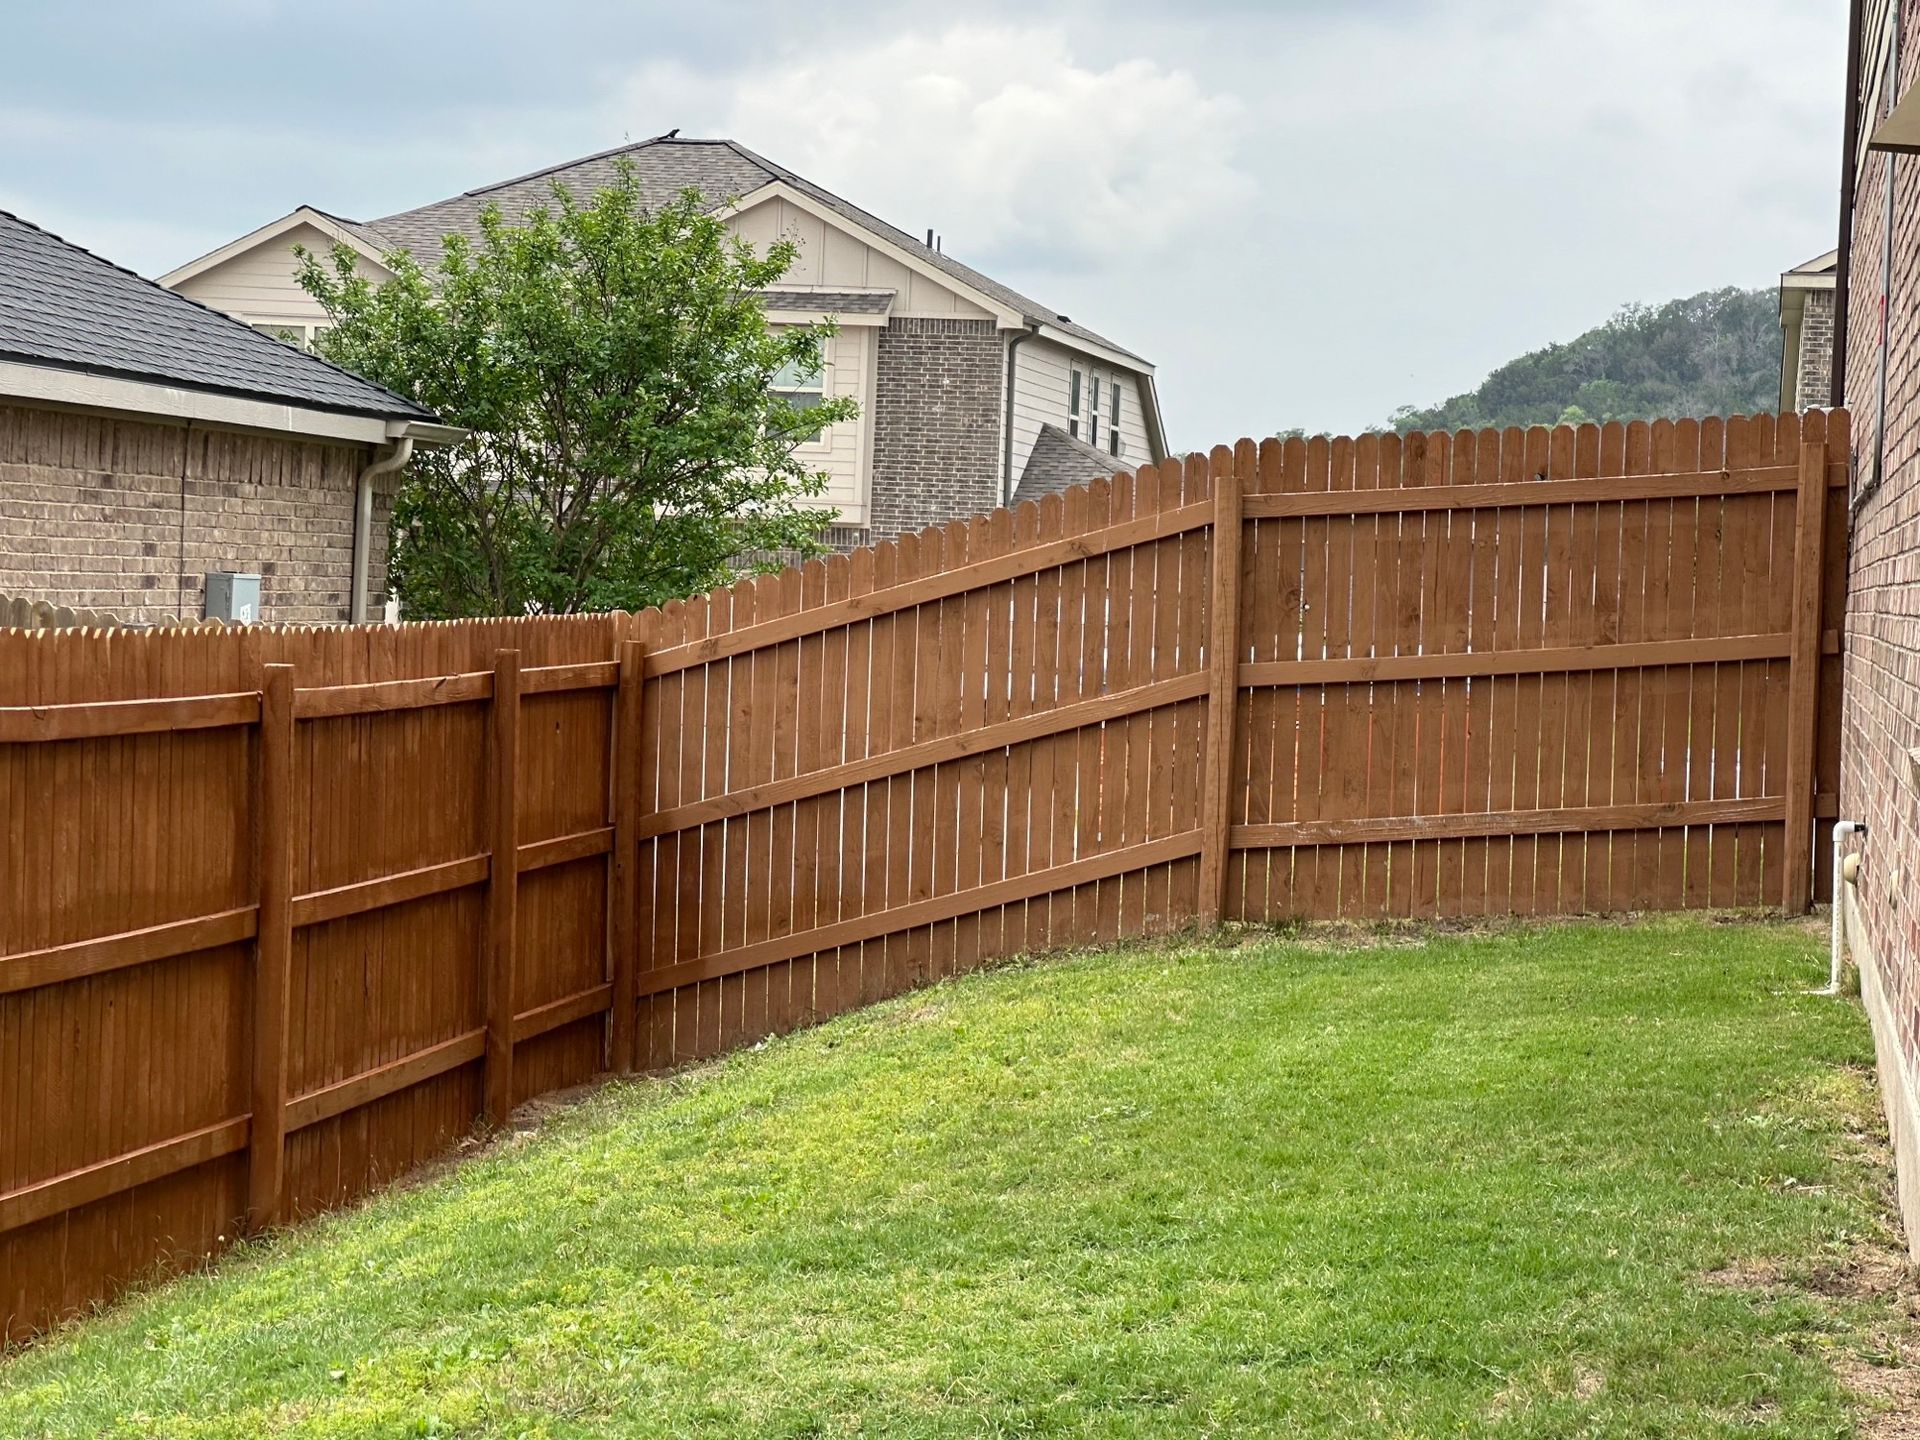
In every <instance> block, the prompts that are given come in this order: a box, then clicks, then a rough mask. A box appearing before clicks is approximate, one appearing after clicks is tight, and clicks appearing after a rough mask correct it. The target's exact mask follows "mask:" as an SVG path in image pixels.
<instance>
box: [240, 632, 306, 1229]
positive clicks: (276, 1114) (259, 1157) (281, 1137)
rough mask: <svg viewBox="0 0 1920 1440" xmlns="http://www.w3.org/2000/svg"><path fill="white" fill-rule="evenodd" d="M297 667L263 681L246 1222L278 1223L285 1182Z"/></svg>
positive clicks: (272, 668) (255, 1225)
mask: <svg viewBox="0 0 1920 1440" xmlns="http://www.w3.org/2000/svg"><path fill="white" fill-rule="evenodd" d="M293 679H294V670H293V667H292V666H291V665H269V666H267V667H266V668H265V671H264V674H263V678H262V690H261V707H260V734H259V745H260V748H259V756H258V758H257V761H256V766H255V769H256V775H257V789H256V791H255V796H254V812H253V814H254V853H255V855H256V857H257V860H256V863H257V865H258V867H259V870H258V875H259V879H258V882H257V883H258V885H259V926H258V934H257V938H256V939H255V941H254V949H253V1110H252V1114H253V1126H252V1130H251V1132H250V1135H249V1138H248V1144H247V1224H248V1227H249V1228H250V1229H253V1230H256V1231H257V1230H263V1229H266V1228H268V1227H269V1226H272V1225H275V1224H277V1223H279V1220H280V1204H281V1198H282V1195H283V1192H284V1188H285V1180H286V1159H287V1156H286V1129H287V1043H288V1036H287V1026H288V1022H289V1018H290V1017H289V1009H288V1007H289V1002H290V994H289V987H290V984H291V979H292V975H291V971H292V965H293V827H294V825H295V824H296V823H298V820H299V817H298V816H297V815H296V813H295V810H294V796H293V729H294V725H295V723H296V722H295V721H294V718H293V700H294V689H293Z"/></svg>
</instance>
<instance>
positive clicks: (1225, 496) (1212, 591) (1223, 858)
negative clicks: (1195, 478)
mask: <svg viewBox="0 0 1920 1440" xmlns="http://www.w3.org/2000/svg"><path fill="white" fill-rule="evenodd" d="M1243 448H1244V449H1245V450H1246V451H1249V452H1250V451H1251V450H1252V446H1251V443H1248V444H1246V445H1245V446H1244V447H1243ZM1253 459H1254V457H1253V455H1252V454H1251V453H1248V454H1238V455H1237V454H1236V453H1235V452H1233V451H1231V450H1228V449H1227V448H1226V447H1225V446H1224V445H1223V446H1220V447H1219V448H1217V449H1216V450H1214V452H1213V454H1212V456H1211V457H1210V458H1209V462H1208V466H1207V468H1208V470H1209V471H1210V472H1211V474H1212V477H1213V567H1212V571H1211V574H1210V577H1209V581H1208V601H1207V606H1208V609H1207V613H1208V616H1209V621H1208V631H1207V673H1208V687H1207V750H1206V771H1205V778H1204V779H1203V781H1202V785H1201V792H1200V834H1201V837H1202V841H1201V847H1200V914H1199V921H1200V924H1201V925H1202V926H1203V927H1205V926H1211V925H1218V924H1219V923H1220V919H1221V917H1222V915H1224V914H1225V911H1226V903H1227V854H1228V851H1227V827H1228V826H1229V825H1231V824H1232V821H1233V817H1232V814H1231V806H1232V802H1233V772H1232V761H1233V756H1234V743H1233V736H1234V719H1235V716H1236V713H1237V708H1238V701H1239V684H1240V682H1239V664H1240V635H1239V631H1240V565H1241V545H1242V541H1243V539H1244V536H1243V534H1242V530H1243V529H1244V527H1243V525H1242V523H1241V516H1242V514H1243V513H1244V510H1245V496H1244V495H1243V493H1242V486H1243V485H1244V484H1245V482H1246V480H1247V473H1246V471H1247V469H1248V468H1249V467H1250V464H1251V462H1252V461H1253ZM1279 498H1283V499H1291V498H1293V497H1291V496H1286V497H1279Z"/></svg>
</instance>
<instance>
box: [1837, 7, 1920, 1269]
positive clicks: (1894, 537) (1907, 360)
mask: <svg viewBox="0 0 1920 1440" xmlns="http://www.w3.org/2000/svg"><path fill="white" fill-rule="evenodd" d="M1913 38H1914V37H1913V36H1911V35H1910V36H1909V43H1908V45H1907V47H1906V48H1907V54H1906V57H1905V60H1904V63H1903V65H1902V67H1901V68H1902V80H1901V89H1902V91H1904V90H1905V89H1906V88H1907V87H1909V86H1910V85H1912V84H1913V82H1914V79H1915V72H1916V62H1920V44H1916V43H1913ZM1873 123H1874V122H1873V117H1867V118H1866V119H1865V120H1864V122H1863V129H1867V130H1870V129H1871V128H1872V125H1873ZM1863 158H1864V164H1863V165H1862V167H1861V170H1860V178H1859V190H1858V198H1857V200H1856V202H1855V209H1854V215H1853V248H1852V276H1851V294H1850V296H1849V304H1848V343H1847V360H1846V399H1847V405H1848V408H1849V409H1850V410H1851V411H1852V413H1853V417H1854V419H1853V427H1854V428H1853V434H1854V471H1855V474H1854V487H1855V488H1854V497H1855V498H1854V507H1853V525H1852V534H1851V537H1850V555H1849V561H1848V590H1847V619H1846V661H1845V668H1846V682H1845V695H1844V700H1843V719H1842V752H1841V780H1840V809H1841V813H1842V814H1843V815H1844V816H1846V817H1847V818H1849V819H1857V820H1862V821H1865V822H1866V823H1867V825H1868V831H1869V833H1868V838H1867V842H1866V845H1865V847H1864V853H1865V857H1866V863H1865V866H1864V867H1863V869H1862V871H1861V875H1860V882H1859V884H1858V886H1857V887H1856V888H1855V891H1854V913H1855V914H1856V915H1857V917H1858V920H1859V923H1860V924H1861V925H1862V926H1863V927H1864V930H1865V932H1866V935H1865V938H1866V939H1867V940H1868V942H1869V947H1868V948H1869V949H1870V951H1871V953H1872V954H1873V956H1874V962H1875V968H1876V969H1877V971H1878V972H1879V973H1878V977H1877V983H1876V986H1875V988H1876V989H1877V990H1878V992H1879V994H1878V995H1871V994H1870V996H1869V999H1870V1002H1872V1005H1871V1008H1873V1009H1874V1010H1875V1022H1876V1032H1877V1035H1878V1039H1879V1041H1880V1044H1881V1047H1882V1048H1881V1055H1882V1065H1881V1081H1882V1087H1883V1093H1885V1094H1886V1096H1887V1101H1888V1110H1889V1113H1890V1118H1891V1119H1892V1122H1893V1126H1894V1131H1895V1136H1896V1141H1897V1142H1899V1141H1900V1140H1901V1137H1902V1134H1903V1124H1905V1125H1906V1126H1907V1127H1908V1128H1907V1129H1906V1131H1905V1132H1904V1133H1906V1134H1908V1135H1911V1134H1912V1130H1911V1121H1912V1118H1913V1116H1912V1107H1913V1101H1914V1096H1913V1090H1912V1082H1911V1080H1910V1078H1907V1077H1912V1076H1913V1075H1914V1074H1915V1073H1916V1072H1917V1071H1920V967H1917V966H1916V961H1915V957H1916V955H1920V786H1917V785H1916V784H1915V782H1914V778H1913V777H1912V775H1911V774H1910V771H1909V765H1908V760H1907V752H1908V751H1909V750H1911V749H1914V748H1915V747H1920V159H1915V158H1913V157H1902V158H1900V159H1899V160H1898V161H1897V162H1896V166H1895V177H1896V178H1895V183H1894V185H1893V199H1894V221H1893V225H1894V230H1893V235H1894V246H1893V264H1892V270H1891V275H1890V277H1886V272H1885V270H1884V268H1883V259H1882V241H1883V237H1884V236H1885V234H1886V229H1885V216H1886V208H1885V207H1886V201H1887V194H1888V186H1887V174H1888V169H1889V165H1888V160H1887V157H1886V156H1884V155H1879V154H1871V155H1866V156H1864V157H1863ZM1883 277H1885V278H1883ZM1883 293H1884V294H1885V296H1886V300H1887V306H1886V308H1887V314H1888V315H1889V317H1890V326H1889V329H1888V331H1887V343H1886V377H1887V380H1886V384H1887V403H1886V424H1885V426H1884V433H1883V430H1882V425H1881V415H1880V406H1879V403H1878V398H1877V395H1878V389H1879V384H1880V373H1881V349H1882V340H1881V336H1882V331H1881V324H1880V315H1881V303H1882V296H1883ZM1876 442H1878V443H1879V444H1881V445H1882V446H1883V447H1884V452H1883V453H1884V461H1883V464H1882V466H1881V473H1880V476H1879V477H1878V478H1876V475H1875V459H1874V456H1875V449H1876ZM1903 1070H1904V1076H1903V1074H1902V1071H1903ZM1903 1084H1904V1085H1905V1086H1906V1088H1907V1093H1906V1095H1905V1096H1902V1095H1900V1094H1899V1093H1897V1092H1898V1091H1899V1089H1900V1087H1901V1086H1902V1085H1903ZM1903 1108H1904V1110H1905V1111H1906V1118H1905V1120H1904V1121H1903V1119H1902V1114H1901V1111H1902V1110H1903ZM1897 1148H1898V1149H1900V1150H1901V1151H1902V1153H1901V1154H1900V1162H1901V1169H1902V1172H1903V1198H1904V1199H1906V1201H1907V1208H1908V1223H1909V1227H1910V1229H1914V1230H1915V1233H1914V1234H1913V1235H1912V1236H1911V1237H1910V1238H1911V1239H1912V1240H1914V1241H1915V1242H1916V1243H1920V1208H1916V1207H1920V1199H1916V1196H1920V1156H1916V1155H1915V1154H1913V1153H1912V1148H1913V1147H1912V1142H1911V1140H1908V1141H1907V1142H1906V1143H1904V1144H1902V1145H1898V1146H1897Z"/></svg>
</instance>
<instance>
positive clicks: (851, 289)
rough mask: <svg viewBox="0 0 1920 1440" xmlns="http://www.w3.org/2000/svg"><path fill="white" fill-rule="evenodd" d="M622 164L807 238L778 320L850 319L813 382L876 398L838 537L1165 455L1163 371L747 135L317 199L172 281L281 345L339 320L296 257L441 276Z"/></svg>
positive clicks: (744, 218) (841, 428) (769, 235)
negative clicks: (415, 267) (473, 240)
mask: <svg viewBox="0 0 1920 1440" xmlns="http://www.w3.org/2000/svg"><path fill="white" fill-rule="evenodd" d="M621 162H626V163H629V164H631V165H632V166H633V168H634V173H635V178H636V180H637V181H638V183H639V185H640V189H641V193H642V196H643V198H645V199H648V200H650V201H651V200H657V199H664V198H666V197H668V196H671V195H674V194H677V193H678V192H679V191H681V190H682V189H686V188H692V189H696V190H698V191H699V192H700V193H701V194H702V195H703V196H705V197H707V198H708V200H709V201H710V202H711V204H712V205H713V207H714V208H715V209H716V210H722V211H724V212H725V214H726V217H727V223H728V224H729V226H731V228H732V229H734V230H735V231H736V232H737V233H739V234H740V235H742V236H745V237H746V238H747V239H748V240H750V241H752V242H754V243H755V244H759V245H763V246H764V245H766V244H768V243H770V242H772V241H773V240H774V239H775V238H776V237H779V236H790V237H792V238H793V239H794V240H795V241H796V243H797V244H798V247H799V258H798V260H797V261H796V262H795V264H794V267H793V269H792V270H791V271H790V272H789V273H788V275H787V276H786V277H785V279H784V280H782V282H781V283H780V285H779V287H778V288H777V289H775V290H772V291H769V292H768V293H767V296H766V304H767V310H768V314H769V318H770V319H771V320H773V321H774V322H775V323H776V324H778V323H806V322H811V321H818V320H821V319H825V318H827V317H832V318H833V319H834V320H836V321H837V322H838V325H839V333H838V334H837V335H836V336H835V337H834V339H833V340H832V341H831V342H830V345H829V347H828V353H827V356H826V361H827V363H826V367H825V371H824V374H823V375H822V376H820V377H818V378H817V379H808V380H806V381H803V382H802V383H803V385H807V386H814V385H817V386H818V387H819V388H820V391H821V392H822V393H825V394H831V395H846V396H852V397H853V398H854V399H855V400H857V401H858V402H859V405H860V415H859V418H857V419H855V420H851V421H848V422H846V423H843V424H839V425H834V426H831V427H829V428H828V429H827V430H826V431H825V432H824V433H823V434H822V435H821V437H820V439H819V441H818V442H817V443H815V444H812V445H809V446H806V447H803V450H802V455H803V457H804V458H805V459H806V460H808V461H809V462H810V463H811V464H813V465H814V466H816V467H817V468H819V469H821V470H824V471H826V472H827V474H828V475H829V476H830V486H829V489H828V492H827V494H826V496H825V497H824V499H823V501H822V503H823V504H825V505H827V506H830V507H832V508H833V509H834V510H836V511H837V512H838V515H839V520H838V524H837V526H836V529H835V532H834V535H833V539H834V540H835V541H836V543H839V544H841V545H843V546H849V545H856V544H862V543H865V542H867V541H869V540H874V539H881V538H885V537H886V536H889V535H895V534H898V533H900V532H902V531H906V530H914V529H918V528H920V527H921V526H924V525H928V524H932V523H936V522H939V521H943V520H947V519H951V518H954V517H956V516H961V515H971V514H975V513H978V512H980V511H982V510H987V509H990V508H992V507H993V506H994V505H996V504H998V503H1000V502H1001V501H1002V499H1003V498H1004V497H1006V496H1008V495H1010V494H1016V493H1017V492H1018V491H1019V490H1020V489H1021V488H1022V482H1023V479H1024V477H1025V471H1026V467H1027V465H1028V462H1029V460H1030V458H1031V457H1032V455H1033V453H1034V449H1035V445H1036V442H1037V441H1039V439H1040V437H1041V431H1042V427H1043V426H1047V425H1053V426H1056V427H1058V428H1059V429H1060V430H1061V431H1063V432H1066V433H1067V434H1069V435H1071V436H1072V437H1073V438H1075V439H1077V440H1079V441H1081V442H1082V443H1083V444H1085V445H1086V446H1088V447H1090V448H1091V449H1094V450H1098V451H1099V452H1100V453H1102V454H1104V455H1105V456H1106V457H1107V458H1108V461H1109V462H1110V468H1112V469H1114V470H1119V469H1123V468H1130V467H1132V466H1134V465H1138V464H1141V463H1143V462H1145V461H1148V460H1156V461H1157V460H1160V459H1162V458H1164V457H1165V455H1166V453H1167V450H1166V441H1165V438H1164V435H1163V432H1162V427H1161V418H1160V404H1159V398H1158V395H1157V394H1156V392H1155V389H1154V371H1153V366H1152V365H1151V364H1150V363H1148V362H1147V361H1146V360H1144V359H1143V358H1141V357H1140V356H1139V355H1137V354H1135V353H1134V352H1133V351H1131V350H1128V349H1126V348H1124V347H1122V346H1121V345H1119V344H1118V343H1116V342H1114V341H1112V340H1109V339H1107V338H1105V337H1104V336H1102V335H1100V334H1099V333H1097V332H1096V331H1094V330H1092V329H1090V328H1088V327H1087V326H1085V325H1083V324H1080V323H1078V322H1077V321H1075V320H1072V319H1070V318H1069V317H1067V316H1065V315H1062V314H1060V313H1058V312H1057V311H1055V310H1053V309H1051V308H1050V307H1048V306H1045V305H1042V304H1040V303H1039V302H1038V301H1035V300H1032V299H1029V298H1028V297H1026V296H1024V295H1021V294H1019V293H1018V292H1016V291H1014V290H1012V289H1010V288H1009V287H1007V286H1005V285H1002V284H1000V283H999V282H998V281H995V280H992V279H990V278H989V277H987V276H986V275H983V274H981V273H980V272H979V271H977V270H974V269H972V268H971V267H970V266H967V265H963V264H961V263H960V262H959V261H957V260H955V259H954V258H953V257H952V256H950V255H948V254H946V253H945V250H944V248H943V246H942V245H941V243H940V241H939V240H938V239H937V238H936V237H935V236H934V235H933V234H932V232H931V231H929V232H928V233H927V235H926V238H925V239H924V240H922V239H918V238H916V237H915V236H913V235H910V234H908V233H907V232H906V231H904V230H901V229H899V228H897V227H896V226H893V225H889V224H888V223H887V222H886V221H884V220H881V219H879V218H878V217H877V216H874V215H872V214H869V213H868V212H867V211H865V210H862V209H860V208H859V207H858V206H856V205H853V204H851V203H849V202H848V201H845V200H843V199H841V198H840V197H839V196H837V195H834V194H832V193H830V192H829V191H827V190H824V189H822V188H821V187H820V186H818V185H815V184H814V183H812V182H811V181H809V180H806V179H803V178H802V177H801V176H799V175H796V174H794V173H793V172H792V171H790V170H786V169H784V168H782V167H781V166H778V165H776V164H774V163H773V162H772V161H770V160H766V159H763V158H762V157H760V156H759V155H756V154H754V153H753V152H752V151H750V150H748V149H746V148H745V147H744V146H742V145H739V144H737V143H736V142H734V141H732V140H693V139H681V138H679V137H678V136H677V135H664V136H660V137H658V138H656V139H653V140H647V141H643V142H641V143H639V144H635V145H627V146H622V147H620V148H619V149H615V150H608V151H605V152H603V153H601V154H598V155H591V156H588V157H586V158H585V159H582V160H573V161H569V162H567V163H565V164H560V165H554V166H550V167H548V168H547V169H544V170H539V171H535V172H534V173H532V174H529V175H522V176H519V177H518V178H516V179H512V180H506V181H502V182H500V183H498V184H494V185H488V186H484V187H482V188H480V189H477V190H469V191H467V192H466V193H464V194H461V195H455V196H452V197H451V198H449V199H445V200H440V201H436V202H435V203H433V204H430V205H423V206H421V207H419V208H418V209H414V210H408V211H404V212H402V213H401V214H398V215H388V216H384V217H382V218H380V219H377V220H370V221H356V220H347V219H343V218H342V217H340V216H338V215H334V214H329V213H327V212H325V211H322V210H318V209H314V208H311V207H306V206H303V207H301V208H300V209H298V210H295V211H294V212H292V213H291V214H289V215H283V216H281V217H280V218H279V219H277V220H274V221H272V222H270V223H269V224H266V225H263V226H261V227H260V228H259V229H257V230H255V231H253V232H251V233H250V234H247V235H243V236H241V237H240V238H239V239H237V240H235V241H233V242H232V243H230V244H227V245H223V246H221V247H220V248H219V249H217V250H215V251H213V252H211V253H210V254H206V255H202V256H201V257H200V258H199V259H197V260H192V261H189V262H188V263H186V264H184V265H182V266H180V267H179V268H178V269H175V270H173V271H170V272H169V273H168V274H166V275H163V276H161V277H160V283H161V284H163V285H165V286H167V287H168V288H170V289H172V290H175V291H177V292H179V293H180V294H182V295H185V296H188V297H190V298H192V299H194V300H198V301H200V302H201V303H203V304H206V305H210V306H213V307H215V308H217V309H220V310H224V311H225V312H227V313H228V314H230V315H233V316H235V317H236V318H238V319H240V320H243V321H245V322H246V323H248V324H249V325H253V326H256V327H258V328H259V329H260V330H262V331H263V332H266V333H270V334H278V333H281V332H291V333H292V334H293V335H295V336H296V337H305V336H310V335H311V334H312V332H313V330H314V329H315V328H316V327H319V326H322V325H324V324H325V322H326V316H325V313H324V312H323V311H322V310H321V309H320V307H319V306H318V305H316V304H315V303H314V302H313V300H311V299H310V298H309V297H308V296H307V295H306V293H305V292H304V291H302V290H301V289H300V288H299V286H298V285H296V284H295V283H294V278H293V276H294V269H295V261H294V256H293V249H294V247H295V246H296V245H301V246H305V247H306V248H308V249H310V250H325V249H329V248H331V247H333V246H335V245H337V244H344V245H347V246H349V247H351V248H352V249H353V250H354V251H356V252H357V253H358V255H359V257H360V265H361V267H362V273H363V274H365V275H367V276H369V277H370V278H373V279H376V280H377V279H380V278H382V277H383V276H385V275H386V274H387V273H388V272H387V270H386V267H385V266H384V264H383V263H382V262H383V257H385V256H386V255H389V254H391V253H393V252H394V251H396V250H402V249H404V250H410V251H411V252H412V253H413V254H414V255H415V256H416V257H417V258H419V259H421V261H422V262H423V263H429V264H430V263H431V262H432V260H433V259H435V258H437V256H438V251H439V246H440V242H441V240H442V238H443V237H444V236H445V235H447V234H449V233H452V232H459V233H462V234H466V235H470V236H472V235H477V234H478V229H479V225H478V222H479V217H480V214H481V212H482V211H483V210H484V209H485V208H486V207H487V206H488V205H498V206H499V207H500V209H501V211H502V213H503V214H504V215H506V216H507V218H508V219H509V220H511V219H513V218H515V217H516V216H518V215H522V214H525V213H526V211H527V210H529V209H531V208H532V207H534V206H538V205H543V204H547V203H550V201H551V199H552V187H553V185H554V184H555V183H556V182H558V183H560V184H562V185H565V186H566V187H567V188H568V189H569V190H571V191H572V192H573V193H575V194H576V195H583V196H584V195H590V194H592V193H594V192H596V191H598V190H600V189H602V188H604V187H605V186H606V185H607V184H609V183H610V182H611V181H612V180H613V179H614V177H615V174H616V166H617V165H618V164H620V163H621ZM796 398H797V399H799V400H801V401H802V402H804V398H805V397H804V396H797V397H796ZM1043 448H1045V447H1043ZM1083 478H1084V477H1083Z"/></svg>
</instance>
